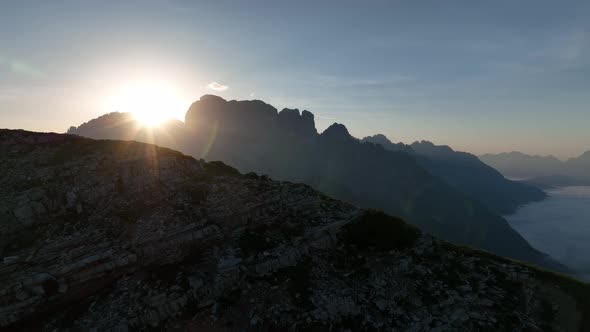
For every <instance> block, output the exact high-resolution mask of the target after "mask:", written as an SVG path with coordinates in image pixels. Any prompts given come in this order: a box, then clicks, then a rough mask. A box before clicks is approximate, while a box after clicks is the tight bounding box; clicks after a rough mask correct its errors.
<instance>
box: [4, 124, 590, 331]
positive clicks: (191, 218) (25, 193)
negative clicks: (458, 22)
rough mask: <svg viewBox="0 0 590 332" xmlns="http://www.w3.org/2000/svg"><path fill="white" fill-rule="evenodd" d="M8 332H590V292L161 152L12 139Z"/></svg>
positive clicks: (295, 189)
mask: <svg viewBox="0 0 590 332" xmlns="http://www.w3.org/2000/svg"><path fill="white" fill-rule="evenodd" d="M0 171H1V172H2V174H3V176H2V177H1V178H0V197H1V198H2V200H0V202H1V203H0V204H1V205H0V218H1V219H0V220H1V222H0V227H1V228H0V234H1V241H2V242H1V244H2V245H1V246H0V249H1V250H2V251H1V256H2V262H1V263H0V280H2V282H1V283H0V327H2V328H4V329H6V330H11V331H12V330H16V329H40V330H48V331H53V330H56V329H59V330H88V329H91V328H92V329H95V330H97V331H106V330H116V331H127V330H130V329H131V330H145V329H150V328H158V329H189V330H212V331H244V330H246V331H260V330H262V331H270V330H293V331H295V330H306V331H307V330H313V329H316V330H325V329H331V330H337V331H345V330H384V329H385V330H402V331H463V330H474V331H477V330H480V331H498V330H506V331H550V330H556V331H585V330H586V329H587V328H588V326H590V325H588V324H589V322H588V317H590V315H588V313H589V311H588V310H589V309H588V308H589V306H588V298H590V297H589V296H588V295H589V294H590V293H589V288H588V285H586V284H583V283H580V282H577V281H574V280H571V279H568V278H565V277H561V276H559V275H555V274H552V273H549V272H546V271H542V270H538V269H536V268H533V267H530V266H526V265H523V264H522V263H519V262H515V261H510V260H506V259H502V258H499V257H496V256H493V255H490V254H487V253H485V252H479V251H474V250H472V249H468V248H463V247H456V246H453V245H450V244H448V243H446V242H442V241H440V240H437V239H436V238H432V237H431V236H428V235H425V234H423V233H421V232H420V231H418V230H417V229H415V228H414V227H412V226H409V225H407V224H405V223H404V222H403V221H401V220H399V219H396V218H393V217H389V216H387V215H385V214H383V213H380V212H375V211H370V210H369V211H368V210H360V209H358V208H355V207H354V206H352V205H349V204H346V203H343V202H340V201H336V200H333V199H330V198H328V197H327V196H325V195H323V194H321V193H319V192H317V191H315V190H313V189H311V188H310V187H309V186H306V185H301V184H294V183H289V182H277V181H272V180H270V179H269V178H268V177H265V176H258V175H256V174H253V173H250V174H245V175H244V174H240V173H239V172H237V171H236V170H235V169H233V168H232V167H229V166H227V165H225V164H223V163H220V162H210V163H206V162H204V161H199V160H195V159H194V158H191V157H188V156H185V155H183V154H181V153H178V152H175V151H172V150H169V149H165V148H161V147H157V146H154V145H149V144H143V143H137V142H121V141H94V140H90V139H86V138H81V137H77V136H71V135H59V134H41V133H31V132H25V131H10V130H0Z"/></svg>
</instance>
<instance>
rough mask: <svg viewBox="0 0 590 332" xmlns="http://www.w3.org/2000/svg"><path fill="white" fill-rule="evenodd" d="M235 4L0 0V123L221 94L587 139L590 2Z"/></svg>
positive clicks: (322, 121) (434, 125)
mask: <svg viewBox="0 0 590 332" xmlns="http://www.w3.org/2000/svg"><path fill="white" fill-rule="evenodd" d="M337 4H338V5H337ZM299 5H301V4H299ZM240 6H246V4H239V5H235V4H233V3H230V2H223V1H222V2H219V3H215V4H207V5H205V4H204V3H203V4H201V3H194V2H188V1H146V2H141V3H140V2H127V3H125V4H119V3H117V2H114V1H113V2H110V1H107V2H105V3H100V4H98V3H96V4H91V3H79V2H77V1H66V2H63V3H61V4H59V5H58V4H54V5H51V4H48V3H45V2H42V3H36V4H35V6H31V5H30V3H28V2H27V1H23V2H22V3H14V4H6V3H3V4H0V40H2V46H3V47H2V48H1V49H0V127H4V128H21V129H27V130H34V131H55V132H65V131H66V130H67V128H68V127H69V126H78V125H80V124H82V123H83V122H86V121H89V120H91V119H93V118H96V117H98V116H100V115H102V114H105V113H109V112H114V111H122V112H125V111H129V112H134V113H135V114H136V115H138V116H144V120H145V121H147V122H158V121H161V119H162V118H167V117H173V118H179V119H181V120H182V119H183V117H184V113H185V112H186V110H187V109H188V107H189V106H190V104H191V103H192V102H193V101H195V100H197V99H198V98H199V97H200V96H201V95H203V94H216V95H219V96H221V97H223V98H225V99H228V100H231V99H237V100H244V99H260V100H263V101H265V102H267V103H269V104H271V105H273V106H274V107H276V108H277V109H278V110H281V109H282V108H284V107H288V108H298V109H300V110H303V109H307V110H309V111H310V112H312V113H313V114H314V115H315V120H316V127H317V129H318V131H319V132H321V131H323V130H324V129H325V128H326V127H328V126H329V125H330V124H332V123H334V122H338V123H342V124H344V125H346V127H347V128H348V129H349V131H350V132H351V134H352V135H353V136H356V137H359V138H362V137H364V136H368V135H373V134H377V133H382V134H385V135H386V136H388V137H389V138H390V139H391V140H392V141H394V142H400V141H401V142H404V143H408V144H409V143H412V142H413V141H416V140H428V141H432V142H433V143H435V144H439V145H449V146H451V147H452V148H453V149H455V150H459V151H467V152H471V153H474V154H477V155H480V154H484V153H499V152H510V151H520V152H523V153H528V154H536V155H555V156H557V157H559V158H561V159H567V158H569V157H576V156H578V155H580V154H582V153H583V152H584V151H587V150H590V130H588V124H590V121H589V120H590V108H589V107H588V105H590V94H589V93H588V91H590V75H588V73H590V24H589V23H588V22H587V17H588V16H590V4H588V3H586V2H583V1H579V2H576V1H571V2H570V3H569V5H567V6H564V5H563V4H562V3H559V4H557V3H552V2H543V1H541V2H539V1H531V2H522V3H519V4H518V6H516V5H513V4H512V2H508V1H507V2H494V3H493V4H492V3H487V4H485V5H481V4H473V3H471V2H457V3H453V4H452V5H450V4H447V5H442V4H437V5H434V4H430V5H428V6H426V5H419V4H416V3H413V2H404V1H401V2H398V3H395V4H391V3H389V2H383V1H374V2H371V3H370V4H368V5H363V6H360V5H355V4H354V3H353V2H338V3H336V2H334V3H322V4H315V5H313V6H312V7H307V9H305V8H306V6H301V7H299V6H298V7H296V8H295V7H291V6H290V5H288V4H277V5H276V6H275V7H269V6H266V5H264V4H263V3H262V2H257V1H254V2H251V3H248V5H247V6H248V7H243V8H239V7H240ZM236 7H237V8H236ZM310 8H312V9H310ZM308 9H309V10H308ZM286 13H288V15H286ZM369 18H370V19H369ZM351 21H355V22H358V24H355V25H352V26H351V25H350V24H349V22H351ZM244 27H247V28H244ZM146 82H147V83H146ZM146 94H149V95H150V96H151V98H142V96H145V95H146ZM159 109H162V110H161V111H159Z"/></svg>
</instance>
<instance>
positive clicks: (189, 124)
mask: <svg viewBox="0 0 590 332" xmlns="http://www.w3.org/2000/svg"><path fill="white" fill-rule="evenodd" d="M120 117H122V116H121V115H120V114H117V113H115V114H113V115H112V116H110V117H108V116H107V117H106V118H98V119H95V120H92V121H89V122H88V123H86V124H84V125H82V126H80V127H79V128H75V129H74V128H73V129H71V130H70V133H74V134H78V135H82V136H88V137H91V138H109V139H128V138H129V135H133V134H137V133H138V126H137V124H135V123H133V122H124V121H121V120H120ZM109 119H111V120H109ZM113 128H117V130H113ZM146 130H147V129H143V131H142V130H140V131H139V134H138V135H139V136H137V138H136V139H140V140H141V139H144V138H145V136H141V135H142V133H143V132H144V131H146ZM158 132H161V133H165V132H167V133H168V135H169V136H171V137H173V138H174V143H175V144H178V145H174V146H180V147H181V150H180V151H182V152H183V153H186V154H189V155H192V156H194V157H196V158H206V159H207V160H222V161H224V162H226V163H228V164H231V165H232V166H234V167H236V168H237V169H238V170H240V171H242V172H256V173H261V174H268V175H270V176H272V177H273V178H275V179H279V180H287V181H294V182H302V183H305V184H308V185H310V186H312V187H313V188H315V189H317V190H319V191H321V192H324V193H326V194H328V195H330V196H332V197H334V198H337V199H340V200H344V201H346V202H349V203H352V204H354V205H356V206H358V207H363V208H377V209H381V210H384V211H386V212H387V213H390V214H392V215H396V216H399V217H402V218H404V219H405V220H408V221H409V222H411V223H412V224H414V225H417V226H419V227H420V228H421V229H423V230H425V231H427V232H429V233H431V234H434V235H436V236H438V237H441V238H443V239H445V240H448V241H452V242H454V243H458V244H466V245H470V246H475V247H478V248H482V249H485V250H490V251H493V252H494V253H496V254H499V255H502V256H509V257H512V258H515V259H520V260H526V261H528V262H531V263H534V264H537V265H542V266H545V267H549V268H552V269H555V270H558V271H565V270H566V268H565V267H563V266H562V265H560V264H559V263H557V262H555V261H554V260H552V259H551V258H550V257H548V256H547V255H545V254H544V253H541V252H539V251H538V250H536V249H534V248H533V247H531V246H530V245H529V243H528V242H527V241H526V240H525V239H524V238H523V237H522V236H520V234H518V233H517V232H516V231H515V230H514V229H512V228H511V226H510V225H509V224H508V223H507V221H506V220H505V219H504V218H502V217H501V216H499V215H497V214H496V213H494V212H493V211H491V210H490V209H489V208H488V207H487V206H485V204H484V203H482V202H480V200H478V199H475V198H473V197H472V196H470V195H469V194H468V193H465V192H463V191H461V190H460V189H459V188H457V187H455V186H453V185H450V184H448V183H447V182H446V181H445V180H444V179H442V178H440V177H437V176H435V175H433V174H431V173H430V172H428V171H427V170H426V169H425V168H424V167H422V166H421V165H419V162H418V161H417V160H416V158H415V156H413V155H409V154H407V153H401V152H392V151H388V150H386V149H384V148H383V147H381V146H378V145H375V144H369V143H363V142H361V141H360V140H358V139H356V138H355V137H353V136H351V135H350V134H349V132H348V130H347V129H346V127H345V126H344V125H342V124H338V123H335V124H333V125H332V126H330V127H329V128H327V129H326V130H325V131H324V132H322V133H321V134H320V133H318V132H317V131H316V129H315V124H314V117H313V114H311V113H310V112H307V111H302V112H300V111H299V110H297V109H283V110H281V111H280V112H279V111H277V109H276V108H274V107H273V106H271V105H269V104H266V103H264V102H263V101H260V100H250V101H235V100H231V101H226V100H224V99H223V98H221V97H218V96H213V95H205V96H203V97H201V99H200V100H198V101H196V102H194V103H193V104H192V105H191V106H190V108H189V109H188V111H187V113H186V118H185V124H184V129H182V130H179V129H178V128H177V127H176V126H173V127H170V126H169V125H164V126H162V127H161V128H159V129H158ZM161 137H163V136H162V135H152V136H149V137H148V138H151V139H152V140H148V141H147V142H155V143H157V144H159V145H165V144H167V143H168V142H169V141H160V140H159V139H160V138H161ZM476 188H477V186H476Z"/></svg>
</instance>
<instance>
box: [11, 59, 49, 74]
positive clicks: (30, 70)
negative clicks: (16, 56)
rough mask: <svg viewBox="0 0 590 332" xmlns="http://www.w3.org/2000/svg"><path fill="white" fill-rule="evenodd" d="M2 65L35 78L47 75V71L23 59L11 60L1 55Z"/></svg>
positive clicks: (14, 71)
mask: <svg viewBox="0 0 590 332" xmlns="http://www.w3.org/2000/svg"><path fill="white" fill-rule="evenodd" d="M0 66H5V67H7V68H8V69H9V70H10V71H11V72H13V73H15V74H19V75H23V76H29V77H33V78H40V77H45V73H43V72H42V71H41V70H39V69H37V68H35V67H34V66H33V65H31V64H30V63H28V62H25V61H21V60H9V59H5V58H2V57H0Z"/></svg>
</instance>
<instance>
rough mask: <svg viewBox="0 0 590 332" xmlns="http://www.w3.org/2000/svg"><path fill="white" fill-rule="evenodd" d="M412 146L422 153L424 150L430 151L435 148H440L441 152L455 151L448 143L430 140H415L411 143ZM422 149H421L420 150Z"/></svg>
mask: <svg viewBox="0 0 590 332" xmlns="http://www.w3.org/2000/svg"><path fill="white" fill-rule="evenodd" d="M411 147H412V148H413V149H414V150H416V152H418V153H421V151H422V152H430V151H433V150H438V151H439V152H443V151H445V152H454V150H453V149H452V148H451V147H450V146H448V145H436V144H434V143H432V142H430V141H425V140H422V141H415V142H414V143H412V144H411ZM418 150H421V151H418Z"/></svg>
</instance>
